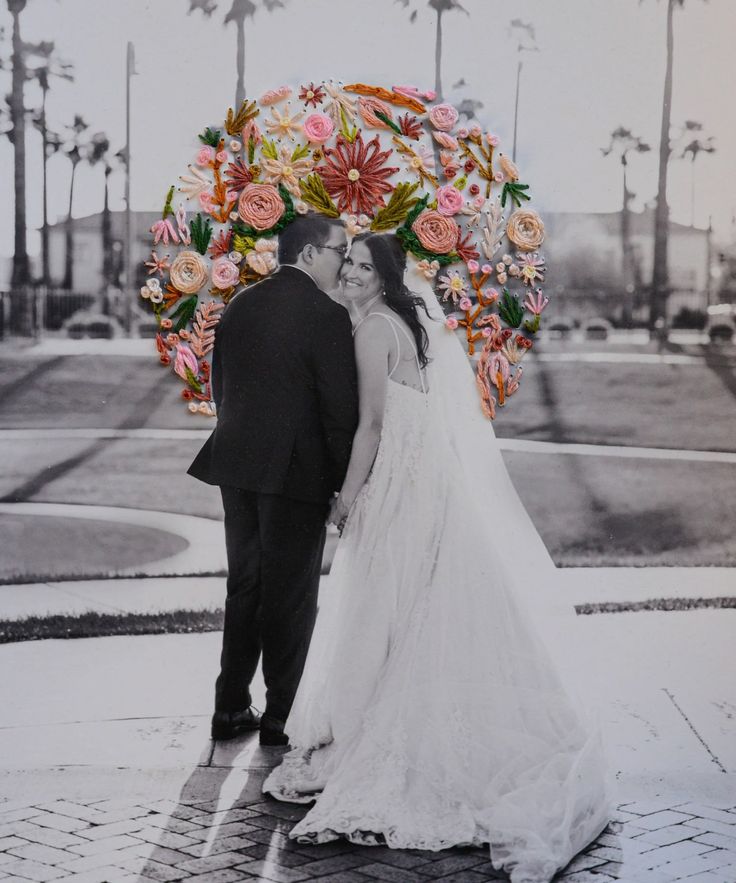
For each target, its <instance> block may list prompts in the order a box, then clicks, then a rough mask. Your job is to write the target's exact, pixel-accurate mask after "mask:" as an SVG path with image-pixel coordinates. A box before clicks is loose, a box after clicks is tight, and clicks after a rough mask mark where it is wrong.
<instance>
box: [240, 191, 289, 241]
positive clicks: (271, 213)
mask: <svg viewBox="0 0 736 883" xmlns="http://www.w3.org/2000/svg"><path fill="white" fill-rule="evenodd" d="M285 210H286V207H285V206H284V201H283V199H282V198H281V196H280V195H279V192H278V190H277V189H276V188H275V187H274V186H273V185H272V184H246V185H245V188H244V189H243V192H242V193H241V194H240V198H239V199H238V214H239V215H240V219H241V220H243V221H245V223H246V224H249V225H250V226H251V227H253V228H254V229H255V230H270V229H271V227H273V226H275V225H276V223H277V222H278V221H279V219H280V218H281V216H282V215H283V213H284V211H285Z"/></svg>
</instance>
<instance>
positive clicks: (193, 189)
mask: <svg viewBox="0 0 736 883" xmlns="http://www.w3.org/2000/svg"><path fill="white" fill-rule="evenodd" d="M187 168H188V169H189V171H190V172H191V174H190V175H180V176H179V180H180V181H183V182H184V184H183V185H182V186H181V187H179V190H181V192H182V193H183V194H184V195H185V196H186V197H188V198H189V199H196V197H198V196H199V194H200V193H202V191H203V190H206V189H207V188H208V187H210V186H211V184H212V182H211V181H210V179H209V178H208V177H207V176H206V175H205V174H203V173H202V172H200V171H199V169H195V168H194V166H192V165H189V166H187Z"/></svg>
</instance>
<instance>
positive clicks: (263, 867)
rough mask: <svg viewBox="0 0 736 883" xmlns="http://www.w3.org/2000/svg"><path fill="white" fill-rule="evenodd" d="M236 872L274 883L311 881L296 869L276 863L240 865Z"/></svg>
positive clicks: (260, 862) (264, 862) (258, 862)
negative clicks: (242, 872)
mask: <svg viewBox="0 0 736 883" xmlns="http://www.w3.org/2000/svg"><path fill="white" fill-rule="evenodd" d="M236 870H238V871H244V872H246V873H248V874H252V875H253V878H254V879H256V880H271V881H273V883H299V881H301V880H309V879H311V875H309V874H303V873H302V872H301V871H300V870H298V869H296V868H285V867H284V866H283V865H280V864H277V863H276V862H268V861H256V862H247V863H245V864H242V865H238V866H237V868H236Z"/></svg>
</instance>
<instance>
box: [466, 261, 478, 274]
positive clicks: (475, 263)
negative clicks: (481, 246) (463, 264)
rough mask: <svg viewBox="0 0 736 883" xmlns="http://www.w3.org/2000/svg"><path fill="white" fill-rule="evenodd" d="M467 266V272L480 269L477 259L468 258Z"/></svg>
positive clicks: (474, 271) (475, 271)
mask: <svg viewBox="0 0 736 883" xmlns="http://www.w3.org/2000/svg"><path fill="white" fill-rule="evenodd" d="M467 268H468V273H477V272H478V270H479V269H480V265H479V264H478V261H473V260H470V261H468V263H467Z"/></svg>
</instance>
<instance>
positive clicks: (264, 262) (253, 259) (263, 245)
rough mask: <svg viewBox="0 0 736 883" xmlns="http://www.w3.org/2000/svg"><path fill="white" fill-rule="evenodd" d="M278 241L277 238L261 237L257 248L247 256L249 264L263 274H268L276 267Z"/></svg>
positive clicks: (256, 245)
mask: <svg viewBox="0 0 736 883" xmlns="http://www.w3.org/2000/svg"><path fill="white" fill-rule="evenodd" d="M277 249H278V242H276V240H275V239H259V240H258V241H257V242H256V244H255V248H254V249H253V250H252V251H249V252H248V254H247V255H246V256H245V261H246V263H247V264H248V266H249V267H250V268H251V269H252V270H255V271H256V273H258V274H259V275H261V276H267V275H268V274H269V273H271V272H272V271H273V270H275V269H276V251H277Z"/></svg>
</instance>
